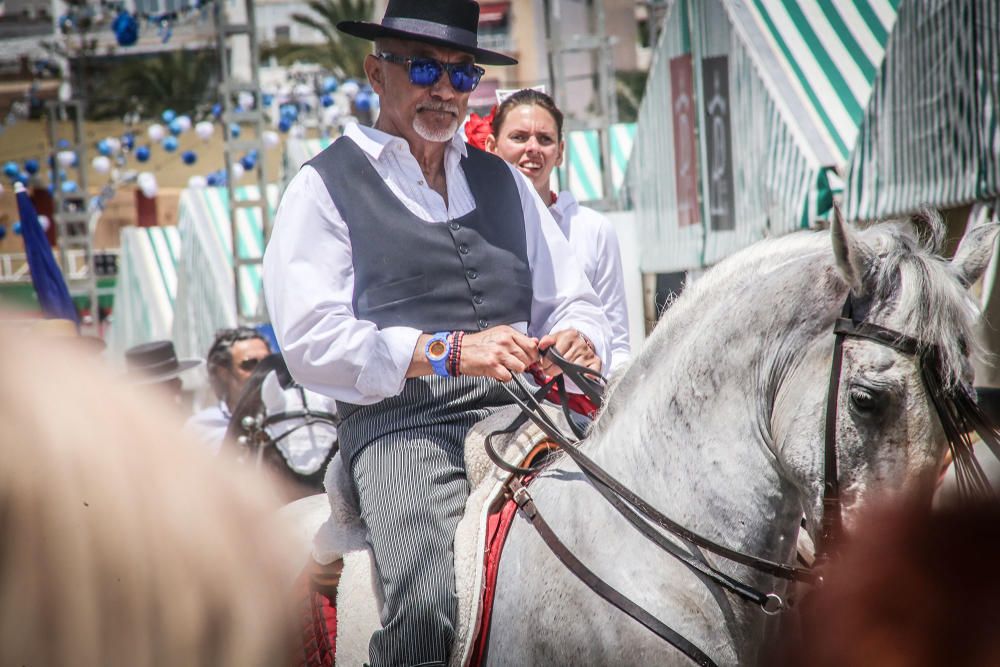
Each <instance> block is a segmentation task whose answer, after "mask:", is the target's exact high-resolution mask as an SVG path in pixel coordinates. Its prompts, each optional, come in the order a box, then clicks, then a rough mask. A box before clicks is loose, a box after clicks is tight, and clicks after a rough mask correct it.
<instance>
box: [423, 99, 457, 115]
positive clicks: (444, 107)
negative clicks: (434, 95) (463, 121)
mask: <svg viewBox="0 0 1000 667" xmlns="http://www.w3.org/2000/svg"><path fill="white" fill-rule="evenodd" d="M417 111H446V112H448V113H450V114H454V115H456V116H457V115H458V107H457V106H455V105H454V104H448V103H447V102H427V103H425V104H420V105H418V106H417Z"/></svg>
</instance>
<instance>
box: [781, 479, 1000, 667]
mask: <svg viewBox="0 0 1000 667" xmlns="http://www.w3.org/2000/svg"><path fill="white" fill-rule="evenodd" d="M998 561H1000V501H998V500H997V499H996V498H991V499H989V500H980V501H975V502H970V503H960V504H949V505H947V506H946V507H943V508H941V509H935V510H931V508H929V507H926V506H924V505H919V506H918V505H916V504H914V505H894V506H887V507H882V508H880V509H879V510H877V511H875V512H873V513H872V514H870V515H869V516H868V518H867V520H866V521H864V522H863V523H862V524H861V526H860V527H859V530H858V532H857V534H856V535H855V536H854V537H852V539H851V540H850V541H849V542H847V543H846V544H845V545H844V551H843V553H842V555H841V557H840V558H839V559H838V560H834V561H832V562H831V564H830V568H831V569H830V571H829V573H828V576H827V577H826V584H825V586H824V587H823V588H822V589H819V590H818V591H816V592H815V593H814V594H813V595H812V596H811V597H807V598H806V599H805V600H804V601H803V603H802V606H801V611H802V630H803V632H802V635H801V638H799V639H798V640H797V641H796V643H795V644H794V645H790V646H785V647H784V648H783V650H784V654H783V655H782V656H781V659H779V660H778V661H777V663H778V664H782V665H787V666H790V665H796V666H797V665H810V666H812V667H833V666H834V665H836V666H837V667H852V666H867V665H878V667H937V666H939V665H949V667H992V666H995V665H1000V635H998V634H997V628H998V627H1000V582H998V580H997V578H996V577H995V576H994V572H995V569H996V564H997V562H998Z"/></svg>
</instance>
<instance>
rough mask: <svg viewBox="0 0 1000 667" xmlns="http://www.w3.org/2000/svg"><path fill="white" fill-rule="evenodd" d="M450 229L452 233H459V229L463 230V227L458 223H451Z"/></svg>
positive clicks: (449, 224)
mask: <svg viewBox="0 0 1000 667" xmlns="http://www.w3.org/2000/svg"><path fill="white" fill-rule="evenodd" d="M448 228H449V229H451V231H453V232H457V231H458V230H459V229H461V228H462V225H460V224H458V223H457V222H449V223H448Z"/></svg>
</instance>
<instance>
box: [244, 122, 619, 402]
mask: <svg viewBox="0 0 1000 667" xmlns="http://www.w3.org/2000/svg"><path fill="white" fill-rule="evenodd" d="M344 136H345V137H347V138H348V139H350V140H351V141H354V142H355V143H356V144H357V145H358V146H359V147H360V148H361V150H362V151H363V152H364V153H365V155H366V156H367V158H368V159H369V161H370V162H371V163H372V165H373V166H374V168H375V170H376V171H377V172H378V174H379V176H381V178H382V180H383V181H384V182H385V183H386V185H387V186H388V187H389V189H390V190H391V191H392V193H393V194H394V195H395V196H396V197H397V198H398V199H399V200H400V201H401V202H402V203H403V204H404V205H405V206H406V208H407V209H409V210H410V211H411V212H412V213H413V214H414V215H415V216H417V217H418V218H420V219H421V220H424V221H426V222H427V224H444V223H446V222H447V221H448V220H450V219H453V218H459V217H461V216H463V215H465V214H467V213H469V212H470V211H472V210H473V209H475V206H476V202H475V200H474V199H473V198H472V192H471V191H470V190H469V184H468V182H467V181H466V178H465V174H464V172H463V171H462V167H461V165H460V162H459V161H460V159H461V158H462V157H463V156H465V155H466V145H465V142H464V141H463V140H462V139H461V137H460V136H458V135H456V136H455V137H454V138H453V139H452V140H451V142H450V143H449V144H448V146H447V147H446V149H445V158H444V169H445V181H446V183H447V187H448V201H447V203H446V202H445V201H444V198H443V197H441V195H439V194H438V193H437V192H435V191H434V190H433V189H432V188H431V187H430V186H428V185H427V183H426V182H425V180H424V175H423V173H422V171H421V169H420V165H419V164H417V160H416V158H414V157H413V155H412V154H411V153H410V148H409V145H408V144H407V143H406V141H405V140H404V139H402V138H400V137H395V136H392V135H390V134H386V133H384V132H380V131H379V130H375V129H373V128H368V127H362V126H359V125H357V124H352V125H349V126H348V127H347V129H346V131H345V133H344ZM510 170H511V173H512V174H513V175H514V182H515V183H516V184H517V189H518V192H519V194H520V196H521V208H522V211H523V212H524V228H525V237H526V242H527V254H528V265H529V266H530V268H531V275H532V290H533V295H532V304H531V323H530V325H528V324H527V323H525V322H518V323H513V324H512V325H511V326H513V327H515V328H517V329H519V330H520V331H522V332H525V333H527V334H528V335H530V336H537V337H541V336H543V335H545V334H547V333H550V332H557V331H560V330H563V329H576V330H578V331H580V332H581V333H583V334H584V335H585V336H587V337H588V338H589V339H590V340H591V341H592V342H593V343H594V346H595V347H596V351H597V354H598V356H600V358H601V360H602V362H603V363H604V364H605V365H606V364H607V362H608V360H609V358H610V354H609V351H610V350H609V341H610V335H611V334H610V326H609V324H608V321H607V318H606V317H605V316H604V313H603V309H602V306H601V302H600V300H599V299H598V298H597V295H596V294H595V293H594V290H593V289H592V288H591V287H590V284H589V283H588V282H587V279H586V277H585V276H584V275H583V271H582V270H581V269H580V267H579V265H578V264H577V262H576V260H575V259H574V256H573V251H572V250H571V249H570V247H569V244H568V243H567V242H566V238H565V237H564V236H563V235H562V234H561V233H560V231H559V228H558V227H557V226H556V224H555V221H554V220H553V219H552V216H551V214H550V213H549V211H548V210H547V209H546V208H545V205H544V204H543V203H542V201H541V199H539V198H538V194H537V193H536V192H535V189H534V188H533V187H532V186H531V184H530V183H529V182H528V181H527V179H525V177H524V176H523V175H522V174H521V173H520V172H518V171H517V170H516V169H515V168H514V167H510ZM388 242H391V239H389V240H388ZM263 280H264V296H265V300H266V302H267V307H268V313H269V315H270V317H271V322H272V323H273V325H274V331H275V334H276V336H277V338H278V343H279V344H280V345H281V353H282V355H283V356H284V358H285V362H286V363H287V364H288V369H289V371H291V373H292V376H293V377H294V378H295V379H296V381H298V382H299V384H301V385H303V386H304V387H308V388H309V389H312V390H313V391H317V392H319V393H322V394H325V395H327V396H330V397H332V398H335V399H337V400H341V401H347V402H350V403H357V404H371V403H375V402H377V401H380V400H382V399H384V398H387V397H389V396H395V395H396V394H398V393H400V392H401V391H402V390H403V385H404V384H405V382H406V372H407V370H408V368H409V366H410V362H411V360H412V357H413V351H414V348H415V347H416V344H417V339H418V338H419V337H420V335H421V334H422V333H425V332H422V331H419V330H417V329H413V328H410V327H386V328H385V329H379V328H378V327H376V325H375V324H374V323H372V322H368V321H366V320H361V319H358V318H357V317H356V316H355V313H354V306H353V298H354V265H353V262H352V257H351V238H350V234H349V230H348V227H347V223H346V222H344V219H343V218H342V217H341V215H340V212H339V211H338V210H337V206H336V204H335V203H334V202H333V201H332V199H331V198H330V194H329V192H328V190H327V188H326V185H325V184H324V183H323V179H322V178H321V177H320V175H319V173H318V172H317V171H316V170H315V169H313V168H312V167H311V166H309V165H306V166H304V167H302V169H301V170H300V171H299V172H298V173H297V174H296V175H295V177H294V178H293V179H292V180H291V182H290V183H289V184H288V187H287V189H286V190H285V192H284V194H283V195H282V198H281V203H280V204H279V206H278V212H277V214H276V216H275V221H274V229H273V231H272V234H271V239H270V242H269V243H268V246H267V250H266V251H265V253H264V276H263ZM426 333H433V332H426Z"/></svg>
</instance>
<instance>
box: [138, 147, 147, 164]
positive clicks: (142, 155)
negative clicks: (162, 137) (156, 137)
mask: <svg viewBox="0 0 1000 667" xmlns="http://www.w3.org/2000/svg"><path fill="white" fill-rule="evenodd" d="M135 159H136V160H138V161H139V162H145V161H146V160H148V159H149V146H139V147H138V148H136V149H135Z"/></svg>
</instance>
